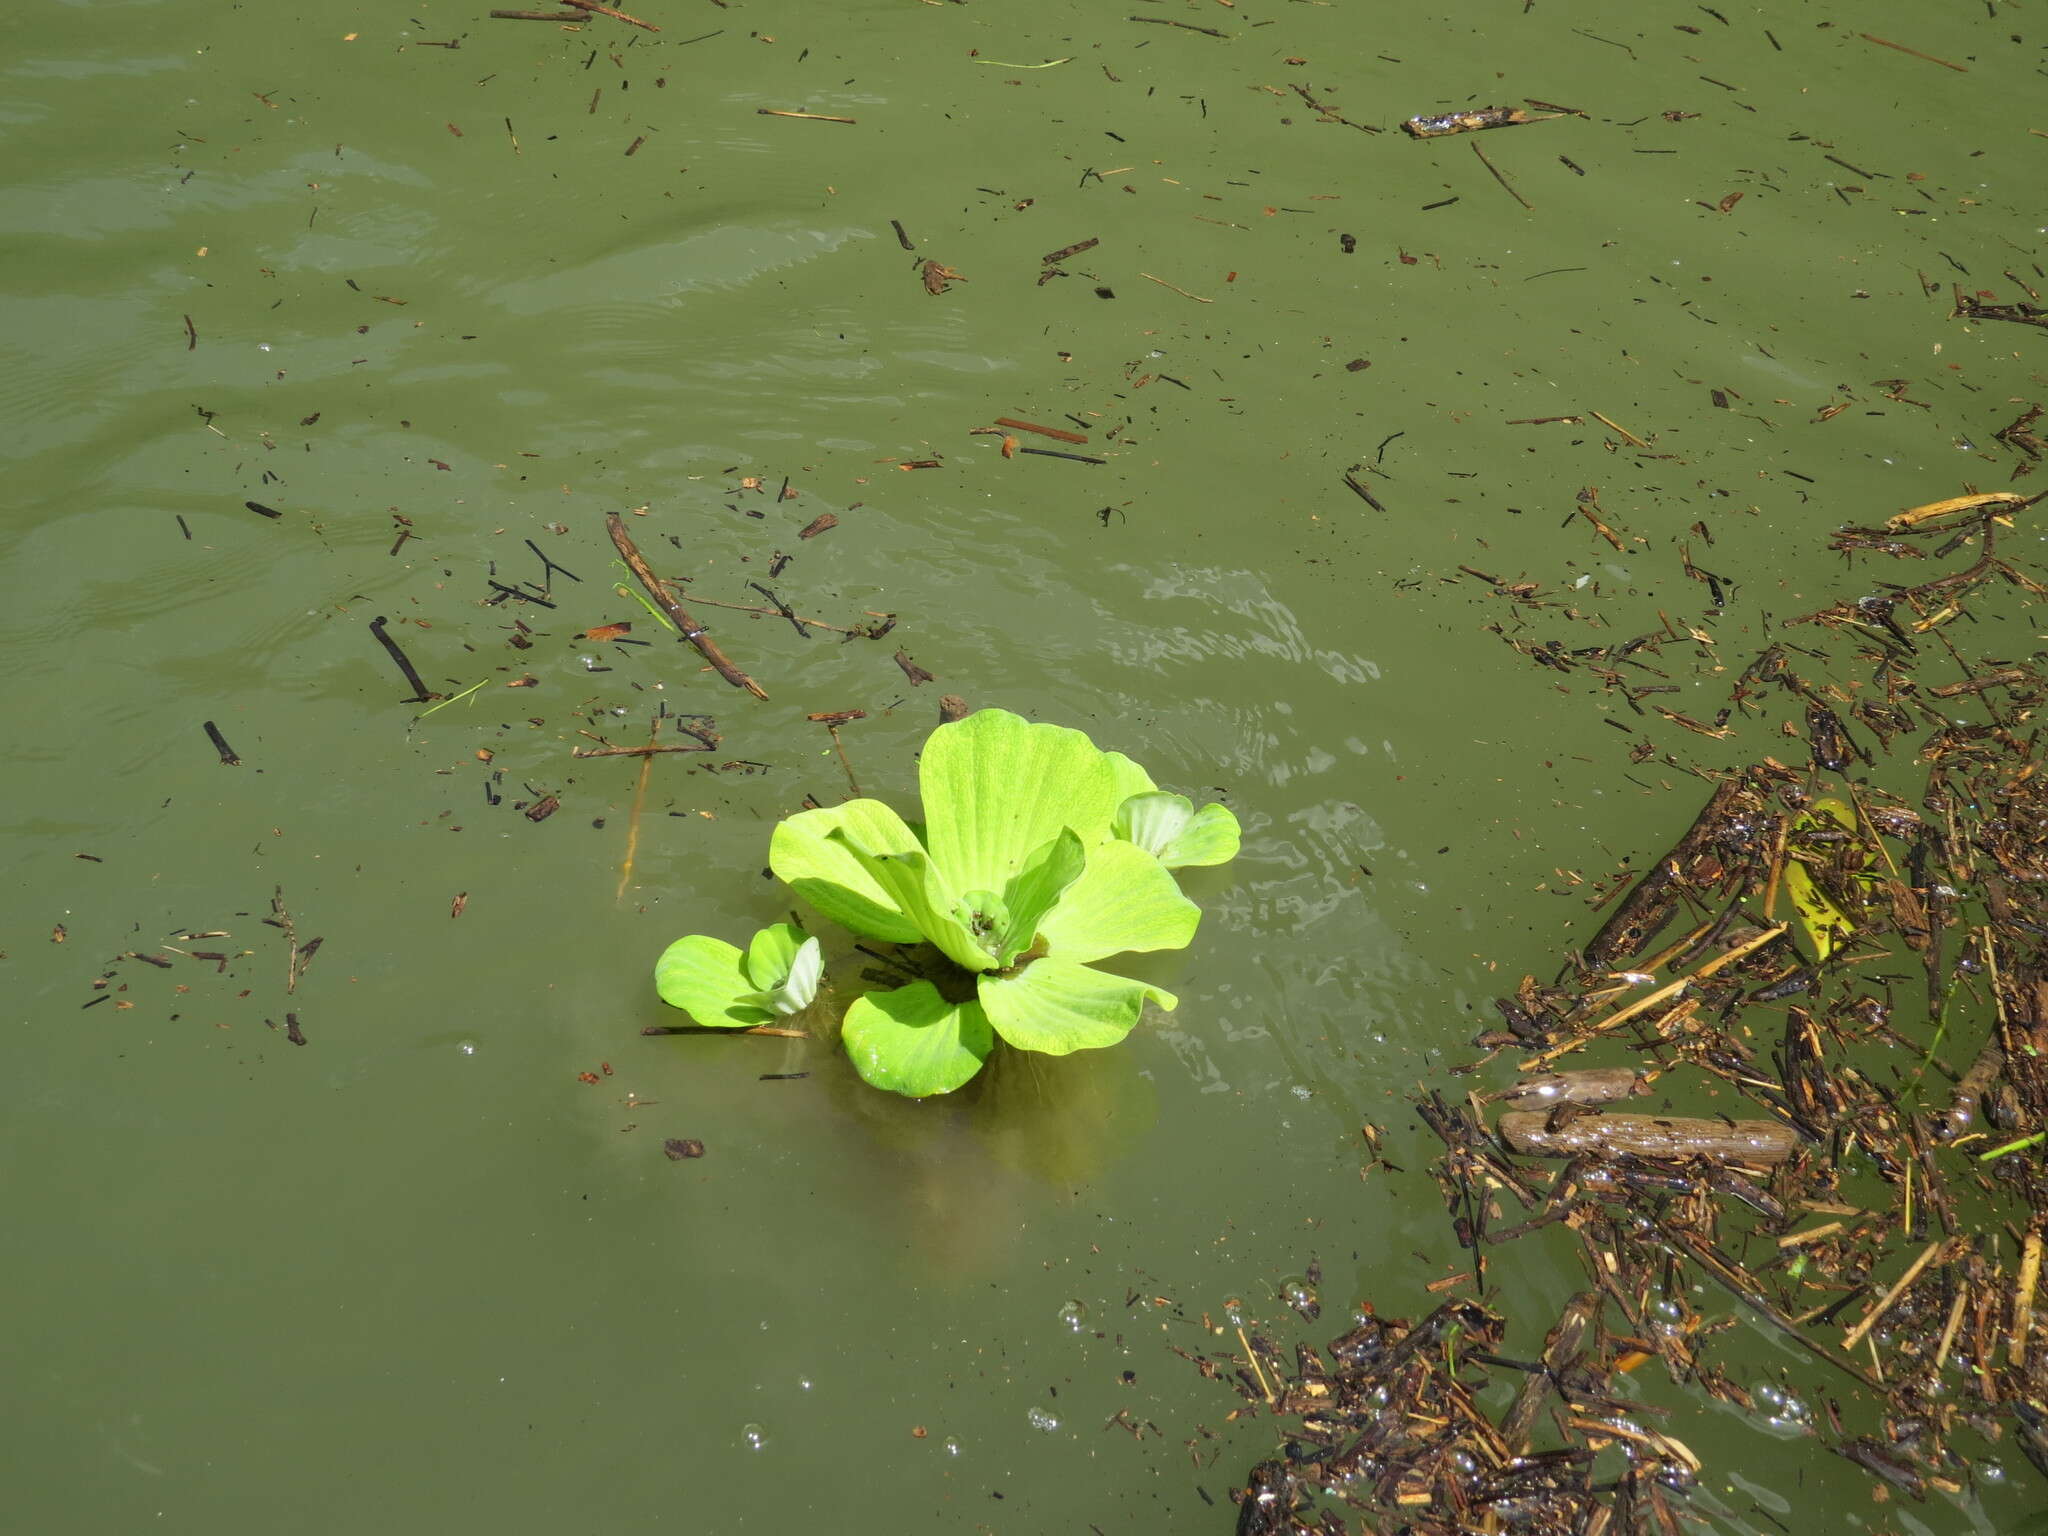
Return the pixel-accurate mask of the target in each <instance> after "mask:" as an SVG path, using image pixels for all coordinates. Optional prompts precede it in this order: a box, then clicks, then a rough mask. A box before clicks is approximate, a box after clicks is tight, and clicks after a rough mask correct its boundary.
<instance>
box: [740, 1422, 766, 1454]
mask: <svg viewBox="0 0 2048 1536" xmlns="http://www.w3.org/2000/svg"><path fill="white" fill-rule="evenodd" d="M740 1441H741V1443H742V1444H744V1445H745V1446H746V1448H747V1449H748V1450H750V1451H760V1450H766V1449H767V1446H768V1431H767V1430H766V1429H765V1428H764V1427H763V1426H761V1425H759V1424H743V1425H741V1426H740Z"/></svg>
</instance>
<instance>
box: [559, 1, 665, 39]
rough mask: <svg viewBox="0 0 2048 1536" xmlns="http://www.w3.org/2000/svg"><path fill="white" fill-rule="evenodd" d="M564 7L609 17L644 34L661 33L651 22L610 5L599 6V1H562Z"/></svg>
mask: <svg viewBox="0 0 2048 1536" xmlns="http://www.w3.org/2000/svg"><path fill="white" fill-rule="evenodd" d="M562 3H563V4H564V5H573V6H575V7H576V9H577V10H579V11H595V12H596V13H597V14H598V15H600V16H609V17H611V18H612V20H614V21H623V22H625V23H626V24H627V25H628V26H633V27H638V28H640V29H641V30H642V31H644V32H659V31H660V30H661V28H659V27H657V26H656V25H655V24H654V23H653V22H651V21H642V20H641V19H640V18H639V17H638V16H628V15H627V14H626V13H625V12H624V11H615V10H613V9H612V8H611V7H610V6H608V5H599V4H598V3H597V0H562Z"/></svg>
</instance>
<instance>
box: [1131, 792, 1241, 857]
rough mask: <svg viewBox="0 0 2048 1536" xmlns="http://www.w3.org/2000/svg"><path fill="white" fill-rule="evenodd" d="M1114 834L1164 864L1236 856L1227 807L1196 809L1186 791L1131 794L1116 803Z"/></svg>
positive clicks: (1234, 830)
mask: <svg viewBox="0 0 2048 1536" xmlns="http://www.w3.org/2000/svg"><path fill="white" fill-rule="evenodd" d="M1114 829H1115V832H1116V835H1117V836H1118V837H1120V838H1123V839H1125V840H1126V841H1127V842H1131V843H1134V844H1136V845H1137V846H1138V847H1140V848H1143V849H1144V850H1145V851H1146V852H1147V853H1149V854H1151V855H1152V856H1153V857H1154V858H1156V859H1157V860H1159V862H1160V863H1162V864H1164V865H1165V866H1166V867H1167V868H1168V869H1180V868H1183V867H1185V866H1186V865H1189V864H1228V863H1229V862H1230V861H1231V860H1232V859H1234V858H1236V857H1237V850H1238V844H1239V841H1240V836H1241V834H1240V832H1239V830H1238V825H1237V817H1235V816H1234V815H1232V814H1231V812H1230V809H1229V807H1227V806H1222V805H1205V806H1203V807H1202V808H1201V810H1199V811H1197V810H1196V809H1195V807H1194V802H1193V801H1191V800H1189V799H1188V797H1187V796H1186V795H1169V794H1165V793H1163V792H1160V791H1157V790H1155V791H1153V792H1151V793H1149V794H1138V795H1133V796H1131V797H1130V799H1128V800H1126V801H1124V803H1123V804H1122V805H1120V806H1118V807H1117V811H1116V820H1115V822H1114Z"/></svg>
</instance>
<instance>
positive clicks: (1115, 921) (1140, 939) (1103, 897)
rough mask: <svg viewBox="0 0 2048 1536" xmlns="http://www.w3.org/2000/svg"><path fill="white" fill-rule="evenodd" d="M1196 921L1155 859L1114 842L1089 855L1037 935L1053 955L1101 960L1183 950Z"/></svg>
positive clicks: (1196, 912) (1197, 913)
mask: <svg viewBox="0 0 2048 1536" xmlns="http://www.w3.org/2000/svg"><path fill="white" fill-rule="evenodd" d="M1201 920H1202V909H1201V908H1200V907H1198V906H1196V905H1195V904H1194V903H1193V902H1192V901H1189V900H1188V899H1187V897H1185V896H1183V895H1181V893H1180V887H1179V886H1178V885H1177V884H1175V883H1174V878H1173V876H1172V875H1170V874H1168V873H1167V872H1166V870H1165V868H1164V867H1163V866H1162V865H1161V864H1160V862H1159V861H1158V860H1157V859H1155V858H1153V857H1152V855H1151V854H1149V853H1147V852H1145V850H1144V849H1142V848H1140V847H1138V846H1137V845H1135V844H1133V843H1126V842H1123V841H1122V840H1120V839H1119V840H1113V841H1111V842H1107V843H1104V844H1102V845H1101V846H1100V847H1097V848H1091V849H1089V850H1088V865H1087V867H1086V868H1085V869H1083V870H1082V871H1081V878H1080V879H1078V880H1076V881H1075V882H1074V883H1073V884H1072V885H1070V886H1068V887H1067V891H1066V894H1065V895H1063V896H1062V897H1061V898H1060V900H1059V904H1058V905H1057V906H1055V907H1054V908H1053V909H1052V910H1051V911H1050V912H1048V913H1047V914H1046V915H1045V917H1044V919H1043V920H1042V921H1040V923H1039V925H1038V931H1039V933H1040V934H1041V935H1043V936H1044V938H1045V941H1046V946H1047V950H1048V952H1049V953H1051V954H1053V955H1057V956H1059V957H1061V958H1062V959H1067V960H1100V959H1102V958H1103V957H1104V956H1105V955H1120V954H1122V953H1124V952H1125V951H1126V950H1148V949H1185V948H1186V947H1187V944H1188V941H1189V940H1190V939H1192V938H1194V936H1195V925H1196V924H1197V923H1199V922H1200V921H1201Z"/></svg>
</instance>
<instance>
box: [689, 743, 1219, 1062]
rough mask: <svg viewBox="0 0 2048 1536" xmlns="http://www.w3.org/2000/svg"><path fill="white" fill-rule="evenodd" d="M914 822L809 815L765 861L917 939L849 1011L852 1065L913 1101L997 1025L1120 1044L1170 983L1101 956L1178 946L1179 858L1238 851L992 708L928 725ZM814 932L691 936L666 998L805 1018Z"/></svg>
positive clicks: (1209, 813)
mask: <svg viewBox="0 0 2048 1536" xmlns="http://www.w3.org/2000/svg"><path fill="white" fill-rule="evenodd" d="M918 788H919V792H920V795H921V798H922V799H923V802H924V807H923V809H924V820H923V821H922V822H921V823H913V822H908V821H905V820H904V819H903V818H902V817H901V816H899V815H897V813H896V812H895V811H894V810H892V809H890V808H889V806H887V805H886V804H884V803H883V802H881V801H880V800H873V799H858V800H849V801H847V802H846V803H845V804H843V805H835V806H827V807H823V808H820V809H817V810H810V811H803V812H800V813H799V814H797V815H795V816H792V817H790V818H789V819H788V820H786V821H784V822H782V823H781V824H780V825H779V826H777V827H776V829H775V834H774V838H773V840H772V841H771V843H770V845H769V853H768V862H769V865H770V867H771V868H772V869H773V870H774V872H775V874H776V875H777V876H778V877H780V878H781V879H782V880H783V881H784V882H786V883H787V884H788V885H789V887H790V888H791V889H792V890H793V891H795V892H796V894H797V895H798V896H799V897H801V898H802V899H803V900H804V901H805V902H806V903H807V904H808V905H810V906H811V907H812V908H814V909H816V910H817V911H818V912H819V913H821V914H823V915H824V916H825V917H828V918H830V919H832V920H833V921H834V922H836V923H838V924H839V925H840V926H842V927H844V928H847V929H849V930H851V931H852V932H854V933H856V934H859V935H860V936H861V937H863V938H869V939H880V940H883V941H885V942H888V943H895V944H920V943H922V944H928V945H930V946H931V948H932V950H933V951H936V953H937V955H938V956H940V957H943V958H942V959H941V960H940V961H938V963H936V964H934V965H932V966H930V967H928V968H927V969H928V974H927V976H926V977H925V978H924V979H920V980H917V981H913V982H911V983H909V984H908V985H906V986H900V987H895V988H890V989H886V990H879V991H874V992H869V993H866V994H864V995H863V996H861V997H859V998H856V999H855V1000H854V1001H853V1002H852V1004H850V1005H849V1006H848V1008H847V1010H846V1015H845V1018H844V1020H843V1021H842V1024H841V1028H840V1035H841V1040H842V1042H843V1044H844V1045H845V1048H846V1053H847V1055H848V1056H849V1057H850V1058H851V1059H852V1061H853V1065H854V1069H855V1070H856V1071H857V1072H859V1073H860V1075H861V1076H862V1077H863V1078H865V1079H866V1080H867V1081H868V1082H870V1083H872V1084H874V1085H875V1086H876V1087H878V1088H887V1089H891V1090H893V1091H894V1092H897V1093H901V1094H907V1095H909V1096H911V1097H913V1098H922V1097H925V1096H926V1095H929V1094H936V1093H948V1092H951V1091H952V1090H953V1089H955V1088H958V1087H959V1086H960V1085H961V1084H963V1083H965V1082H967V1081H968V1079H970V1078H972V1077H973V1076H974V1074H975V1073H976V1072H978V1071H979V1070H980V1069H981V1065H982V1063H983V1062H984V1061H986V1060H987V1059H988V1055H989V1053H990V1052H991V1051H992V1050H993V1049H994V1048H995V1042H996V1040H997V1039H998V1038H1000V1039H1002V1040H1004V1041H1006V1042H1008V1043H1009V1044H1010V1045H1012V1046H1015V1047H1017V1048H1019V1049H1021V1050H1027V1051H1043V1052H1046V1053H1048V1054H1051V1055H1056V1056H1063V1055H1066V1054H1067V1053H1068V1052H1070V1051H1077V1050H1087V1049H1093V1048H1096V1047H1100V1046H1107V1045H1114V1044H1115V1043H1116V1042H1117V1041H1119V1040H1121V1039H1123V1038H1124V1036H1125V1035H1127V1034H1129V1033H1130V1031H1131V1028H1132V1026H1134V1025H1135V1024H1136V1023H1137V1022H1138V1017H1139V1015H1140V1013H1141V1012H1142V1011H1143V1010H1144V1006H1145V1003H1146V1002H1147V1001H1148V1000H1150V1001H1152V1002H1155V1003H1157V1004H1158V1005H1159V1006H1160V1007H1161V1008H1164V1009H1172V1008H1173V1007H1174V1006H1175V1003H1176V999H1175V998H1174V996H1173V994H1172V993H1170V992H1167V991H1165V990H1164V989H1163V988H1160V987H1156V986H1153V985H1151V984H1150V983H1147V982H1141V981H1133V980H1131V979H1130V978H1129V977H1125V976H1118V975H1115V974H1113V973H1112V972H1109V971H1105V970H1101V969H1098V968H1097V966H1096V965H1095V964H1094V962H1096V961H1100V960H1105V959H1108V958H1109V957H1110V956H1112V955H1119V954H1125V953H1130V952H1137V951H1146V950H1159V949H1181V948H1184V947H1186V945H1187V944H1188V942H1189V941H1190V940H1192V939H1193V938H1194V934H1195V925H1196V924H1197V923H1198V922H1199V921H1200V920H1201V910H1200V908H1198V907H1197V906H1196V905H1195V904H1194V903H1193V902H1192V901H1190V900H1188V898H1187V897H1186V896H1184V895H1182V894H1181V890H1180V886H1179V885H1178V883H1177V882H1176V881H1175V880H1174V878H1173V875H1172V873H1171V871H1172V870H1174V869H1178V868H1181V867H1183V866H1186V865H1193V864H1222V863H1227V862H1228V861H1229V860H1230V859H1232V858H1234V857H1236V855H1237V850H1238V840H1239V831H1238V824H1237V818H1236V817H1235V816H1233V815H1232V814H1231V813H1230V811H1229V810H1228V809H1227V808H1226V807H1224V806H1221V805H1205V806H1203V807H1202V808H1201V809H1200V810H1197V809H1196V808H1195V807H1194V804H1193V802H1191V801H1189V800H1188V799H1187V798H1186V797H1184V796H1181V795H1175V794H1168V793H1165V792H1163V791H1161V790H1160V789H1159V787H1158V786H1157V785H1156V784H1154V783H1153V782H1152V780H1151V777H1150V776H1149V775H1148V774H1147V773H1146V772H1145V770H1144V769H1143V768H1140V767H1139V766H1138V765H1137V764H1136V763H1134V762H1132V761H1131V759H1129V758H1128V757H1125V756H1124V755H1123V754H1122V753H1119V752H1104V751H1102V750H1101V749H1100V748H1098V747H1097V746H1096V745H1095V744H1094V743H1093V742H1091V741H1090V740H1089V739H1088V737H1087V736H1086V735H1084V734H1083V733H1082V732H1080V731H1077V730H1070V729H1067V728H1065V727H1063V726H1056V725H1044V724H1036V723H1033V722H1031V721H1028V720H1025V719H1023V718H1021V717H1020V716H1017V715H1013V714H1010V713H1008V712H1006V711H1004V710H999V709H984V710H980V711H977V712H976V713H974V714H972V715H969V716H967V717H966V718H965V719H964V720H958V721H954V722H952V723H950V724H947V725H942V726H940V727H939V728H938V729H937V730H935V731H933V732H932V734H931V738H930V740H928V741H927V742H926V744H925V749H924V754H923V756H922V758H921V759H920V760H919V764H918ZM822 964H823V962H822V955H821V952H820V950H819V948H818V941H817V940H816V939H815V938H811V939H805V938H803V936H802V933H801V930H799V929H797V928H796V927H795V926H794V925H792V924H789V923H778V924H776V925H774V926H773V927H770V928H764V929H763V930H761V932H760V933H759V934H757V935H755V937H754V940H753V942H752V944H750V945H749V946H748V948H747V950H746V952H745V953H744V954H742V953H741V951H739V950H738V949H736V948H734V947H733V946H732V945H730V944H727V943H725V942H723V941H722V940H718V939H712V938H706V937H703V936H701V935H698V936H692V937H690V938H684V939H678V940H677V941H676V942H675V943H674V944H672V945H670V946H669V948H668V950H667V951H666V952H665V953H664V954H663V955H662V957H661V960H660V962H659V963H658V964H657V965H656V967H655V982H656V986H657V987H658V989H659V991H660V993H661V996H662V997H663V999H664V1000H665V1001H667V1002H669V1003H671V1004H673V1005H675V1006H676V1007H678V1008H682V1009H684V1010H686V1011H687V1012H688V1013H689V1014H690V1015H691V1017H692V1018H694V1019H696V1021H697V1022H698V1023H699V1024H706V1025H712V1026H715V1027H720V1028H746V1027H748V1026H750V1025H756V1024H761V1023H766V1022H768V1021H769V1020H770V1019H772V1018H775V1017H778V1016H782V1015H787V1014H791V1013H795V1012H798V1011H800V1010H802V1009H803V1008H804V1007H806V1006H808V1004H809V1003H810V1001H811V999H812V998H813V996H814V995H815V993H816V991H817V986H818V978H819V976H820V974H821V972H822Z"/></svg>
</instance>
